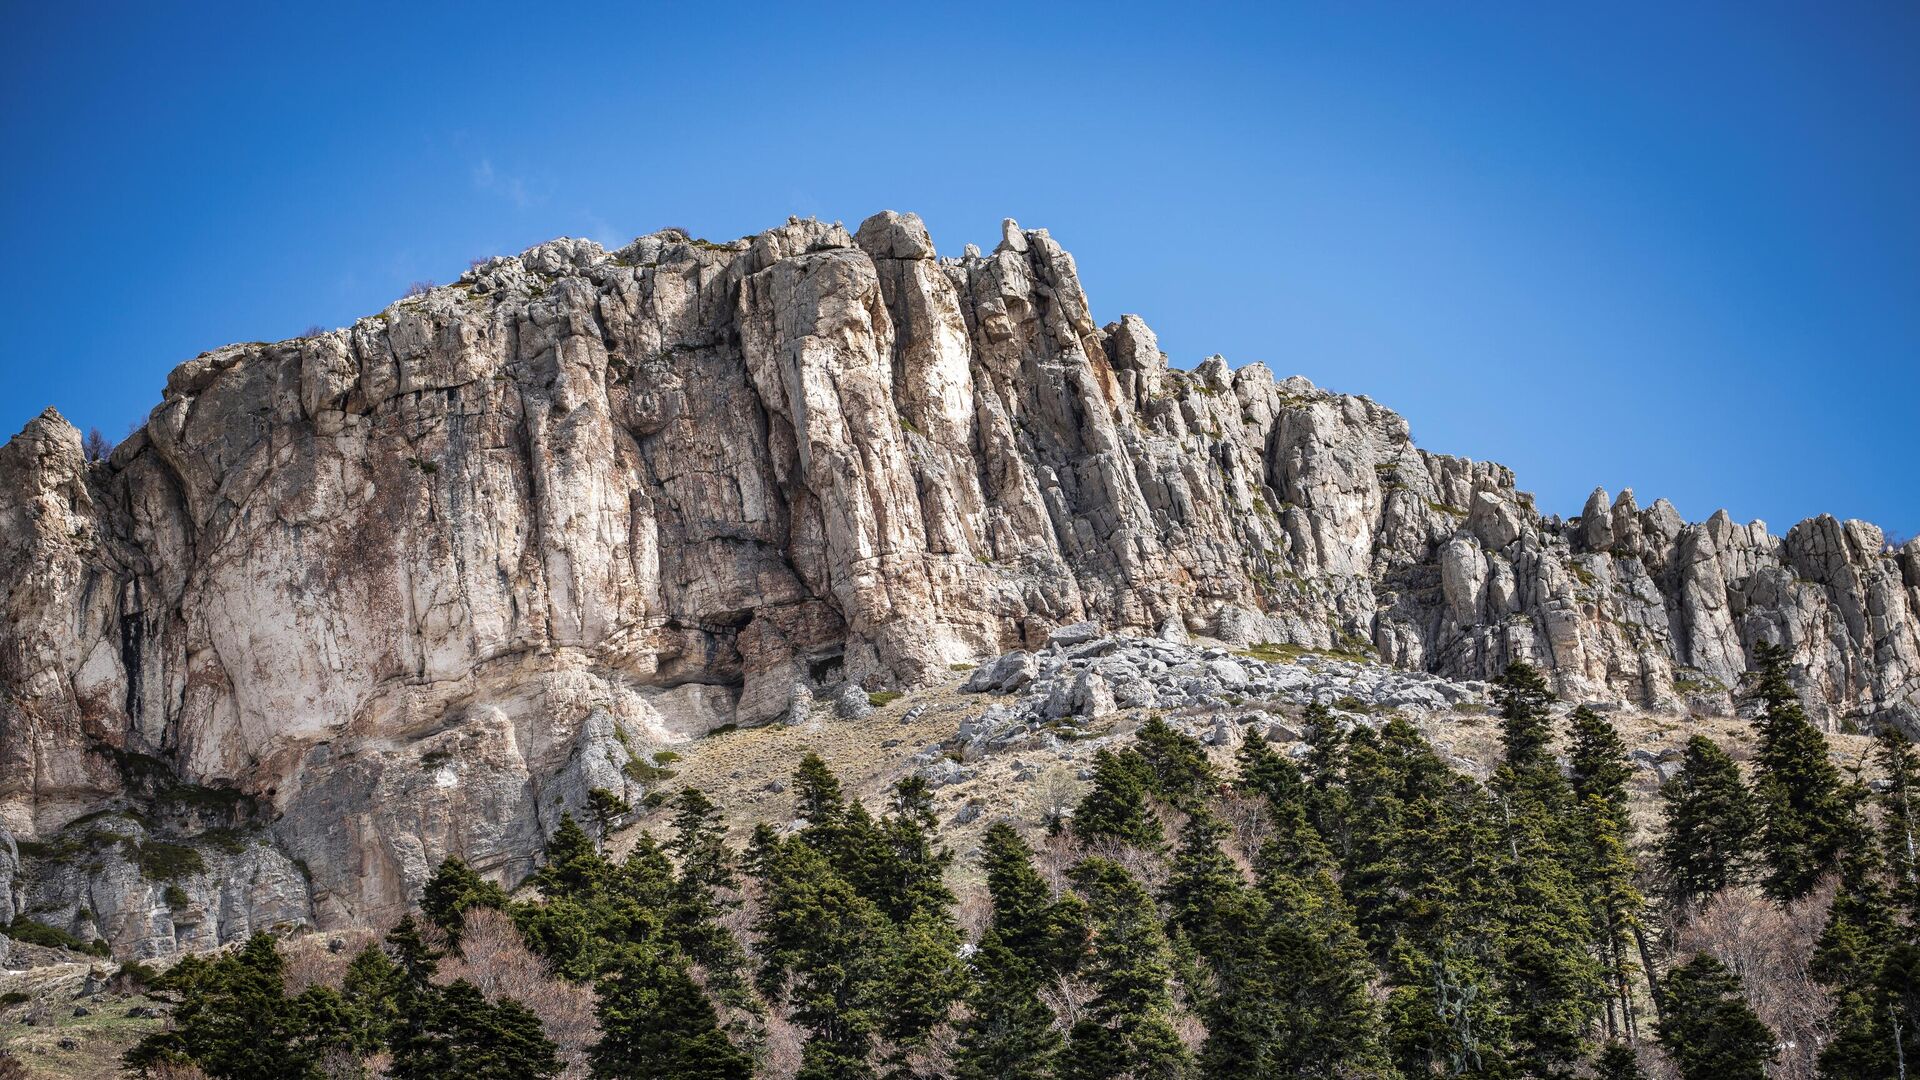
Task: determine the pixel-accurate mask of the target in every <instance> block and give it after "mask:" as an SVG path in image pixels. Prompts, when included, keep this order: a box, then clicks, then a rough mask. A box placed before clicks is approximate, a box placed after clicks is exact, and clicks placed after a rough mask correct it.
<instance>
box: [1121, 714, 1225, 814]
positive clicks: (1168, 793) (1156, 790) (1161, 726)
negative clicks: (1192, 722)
mask: <svg viewBox="0 0 1920 1080" xmlns="http://www.w3.org/2000/svg"><path fill="white" fill-rule="evenodd" d="M1133 752H1134V753H1136V754H1138V755H1139V756H1140V760H1141V761H1142V762H1143V763H1144V764H1145V766H1146V771H1145V775H1144V776H1143V777H1142V779H1143V780H1144V781H1145V782H1146V785H1147V790H1148V791H1149V792H1151V793H1153V794H1155V795H1158V796H1159V797H1160V798H1161V799H1162V800H1164V801H1165V802H1166V803H1167V804H1168V805H1169V806H1175V807H1178V808H1180V809H1182V810H1190V809H1192V808H1193V807H1195V806H1198V805H1200V804H1201V803H1202V802H1204V801H1205V800H1206V799H1207V798H1208V797H1210V796H1211V795H1213V794H1214V789H1215V788H1216V787H1218V786H1219V783H1220V777H1219V774H1218V772H1217V771H1215V769H1214V767H1213V765H1212V763H1211V762H1209V761H1208V760H1207V751H1206V748H1205V747H1203V746H1201V745H1200V741H1199V740H1198V739H1195V738H1194V737H1193V736H1191V735H1188V734H1185V733H1183V732H1180V731H1176V730H1174V728H1173V727H1172V726H1171V725H1169V724H1168V723H1167V722H1166V721H1165V720H1162V719H1160V718H1159V717H1158V716H1155V717H1153V718H1151V719H1149V720H1148V721H1147V722H1146V723H1144V724H1142V725H1140V730H1139V731H1138V732H1136V733H1135V734H1134V743H1133Z"/></svg>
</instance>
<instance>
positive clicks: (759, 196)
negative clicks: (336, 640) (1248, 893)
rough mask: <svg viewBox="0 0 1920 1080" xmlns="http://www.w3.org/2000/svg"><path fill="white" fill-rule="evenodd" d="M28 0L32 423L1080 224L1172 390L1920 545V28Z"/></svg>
mask: <svg viewBox="0 0 1920 1080" xmlns="http://www.w3.org/2000/svg"><path fill="white" fill-rule="evenodd" d="M5 2H6V14H5V20H6V24H7V26H8V32H7V33H6V34H5V35H0V125H3V126H4V132H0V136H3V141H0V146H5V147H6V158H5V163H4V165H0V236H3V237H4V240H5V243H6V247H7V251H6V255H5V258H4V259H0V328H4V338H3V339H0V427H4V428H5V429H6V432H8V433H10V432H12V431H14V430H17V429H18V427H19V426H20V425H21V424H23V423H24V422H25V421H26V420H27V419H28V418H30V417H31V416H32V415H33V414H35V413H36V412H38V411H39V410H40V409H42V408H43V407H45V406H46V405H48V404H52V405H56V406H58V407H59V408H60V410H61V411H62V412H64V413H65V414H66V415H67V416H68V417H69V418H70V419H72V420H73V421H74V422H75V423H77V424H79V425H81V426H82V427H86V426H88V425H98V426H100V427H101V428H103V429H105V430H107V431H108V432H109V433H110V434H116V435H117V434H119V433H120V432H122V431H124V430H125V429H126V428H127V427H128V425H129V424H130V423H132V422H135V421H137V420H139V419H142V418H144V416H145V414H146V412H147V410H148V409H150V408H151V407H152V406H153V405H154V404H155V403H156V402H157V401H158V400H159V394H160V389H161V387H162V385H163V384H164V381H165V378H166V373H167V372H168V370H170V369H171V368H172V367H173V366H174V365H175V364H177V363H178V362H180V361H181V360H184V359H186V358H189V357H191V356H193V355H195V354H196V353H199V352H201V351H202V350H205V349H208V348H211V347H213V346H216V345H220V344H223V343H226V342H229V341H240V340H254V339H277V338H281V337H287V336H291V335H294V334H298V333H300V332H302V331H303V330H304V329H305V328H307V327H308V326H310V325H314V324H319V325H325V326H334V325H341V324H344V323H346V322H348V321H350V320H352V319H353V318H354V317H356V316H358V315H362V314H366V313H369V312H372V311H375V310H378V309H379V308H381V307H383V306H384V305H385V304H386V303H387V302H388V301H389V300H391V299H392V298H393V297H395V296H397V295H399V293H400V292H401V291H402V290H404V289H405V287H406V286H407V284H408V283H409V282H411V281H414V280H418V279H426V278H431V279H437V280H441V281H446V280H450V279H452V278H453V277H455V276H457V275H458V274H459V273H460V271H461V270H462V269H463V268H464V267H465V266H466V264H467V262H468V261H469V260H470V259H473V258H475V257H477V256H484V255H491V254H497V253H505V252H513V251H518V250H520V249H522V248H524V247H526V246H529V245H531V244H533V243H537V242H539V241H541V240H544V239H547V238H550V237H552V236H556V235H576V236H590V237H593V238H595V239H600V240H603V241H605V240H614V241H624V240H625V239H627V238H630V237H632V236H634V235H638V234H640V233H644V232H649V231H652V230H653V229H656V228H660V227H663V226H667V225H675V226H682V227H685V228H688V229H691V230H693V231H694V232H695V233H696V234H702V235H706V236H710V237H716V238H729V237H734V236H738V235H741V234H744V233H748V232H753V231H757V230H759V229H762V228H766V227H768V226H771V225H773V224H777V223H779V222H781V221H783V220H784V219H785V218H786V216H787V215H789V214H800V215H807V214H813V215H818V216H820V217H822V218H829V219H841V220H844V221H846V222H847V223H848V224H849V225H852V224H855V223H857V222H858V221H859V220H860V219H861V218H863V217H865V216H866V215H868V214H870V213H872V212H874V211H876V210H879V209H882V208H892V209H898V210H912V211H916V212H918V213H919V214H921V215H922V216H923V217H924V218H925V219H926V220H927V223H928V226H929V228H930V229H931V230H932V232H933V235H934V238H935V240H936V241H937V242H938V243H939V245H940V247H941V250H942V251H943V252H947V253H954V254H957V253H958V252H959V250H960V248H961V246H962V245H963V244H965V243H969V242H973V243H979V244H981V245H983V246H990V245H991V244H992V243H993V242H994V240H995V239H996V238H997V236H998V232H999V221H1000V219H1001V218H1002V217H1008V216H1012V217H1017V218H1018V219H1019V220H1020V221H1021V222H1022V224H1024V225H1027V226H1029V227H1032V226H1046V227H1048V228H1050V229H1051V230H1052V231H1053V234H1054V235H1055V236H1056V237H1057V238H1058V239H1059V240H1060V241H1061V242H1062V243H1064V244H1065V245H1066V246H1067V247H1068V248H1069V249H1070V250H1072V251H1073V252H1074V253H1075V255H1076V256H1077V257H1078V259H1079V261H1080V266H1081V271H1082V275H1083V277H1084V279H1085V281H1086V284H1087V286H1088V289H1089V291H1090V293H1091V296H1092V299H1093V303H1094V313H1095V315H1096V317H1098V318H1099V319H1101V320H1102V321H1105V320H1107V319H1111V318H1115V317H1117V316H1119V315H1120V314H1121V313H1123V312H1138V313H1140V314H1142V315H1144V316H1145V317H1146V319H1147V320H1148V322H1149V323H1151V324H1152V325H1153V326H1154V328H1155V329H1156V330H1157V331H1158V332H1159V333H1160V337H1161V343H1162V345H1163V347H1164V348H1165V349H1166V350H1167V351H1168V352H1169V353H1170V354H1171V355H1172V357H1173V359H1174V361H1175V362H1176V363H1178V364H1180V365H1182V366H1191V365H1192V364H1194V363H1196V362H1197V361H1199V360H1200V359H1201V358H1203V357H1205V356H1206V355H1208V354H1211V353H1214V352H1219V353H1222V354H1224V355H1225V356H1226V357H1227V358H1228V359H1229V360H1230V361H1232V362H1234V363H1236V364H1239V363H1245V362H1249V361H1253V360H1262V361H1266V362H1267V363H1268V364H1270V365H1271V366H1272V367H1273V368H1274V369H1275V370H1276V372H1278V373H1280V374H1282V375H1285V374H1290V373H1300V374H1304V375H1306V376H1308V377H1309V378H1311V379H1313V380H1314V381H1315V382H1317V383H1319V384H1321V385H1323V386H1329V387H1332V388H1335V389H1338V390H1343V391H1349V392H1353V393H1365V394H1368V395H1370V396H1372V397H1373V398H1375V399H1377V400H1379V401H1382V402H1384V403H1386V404H1388V405H1390V406H1393V407H1394V408H1396V409H1398V410H1400V411H1401V412H1403V413H1404V414H1405V415H1406V416H1407V417H1408V418H1409V420H1410V421H1411V423H1412V425H1413V431H1414V436H1415V438H1416V439H1417V440H1418V441H1419V443H1420V444H1421V445H1422V446H1425V447H1427V448H1429V449H1433V450H1439V451H1444V452H1449V453H1456V454H1463V455H1468V456H1472V457H1476V458H1492V459H1495V460H1499V461H1502V462H1505V463H1507V464H1509V465H1511V466H1513V467H1514V469H1515V470H1516V471H1517V472H1518V474H1519V477H1520V482H1521V486H1522V487H1525V488H1528V489H1530V490H1533V491H1535V492H1537V493H1539V495H1540V496H1541V500H1542V503H1543V505H1544V506H1545V507H1546V508H1547V509H1549V510H1552V511H1557V512H1560V513H1565V514H1572V513H1577V512H1578V511H1579V509H1580V505H1581V503H1582V502H1583V501H1584V499H1585V497H1586V493H1587V492H1588V491H1589V490H1591V489H1592V488H1593V487H1594V486H1595V485H1596V484H1598V485H1605V486H1606V487H1607V488H1608V489H1609V490H1610V491H1617V490H1619V489H1620V488H1621V487H1623V486H1632V487H1633V488H1634V489H1635V490H1636V491H1637V492H1638V493H1639V494H1640V496H1641V499H1642V502H1643V504H1644V503H1646V502H1650V501H1651V500H1652V499H1653V498H1654V497H1657V496H1662V495H1664V496H1666V497H1668V498H1670V499H1672V500H1673V502H1674V503H1675V504H1676V505H1677V506H1678V507H1679V508H1680V511H1681V512H1682V513H1683V514H1684V515H1686V516H1687V517H1689V518H1693V519H1698V518H1703V517H1705V516H1707V515H1708V514H1710V513H1711V512H1712V511H1713V510H1715V509H1716V508H1719V507H1723V506H1724V507H1725V508H1727V509H1728V510H1730V511H1731V512H1732V513H1733V514H1734V515H1735V516H1736V517H1737V518H1740V519H1741V520H1746V519H1750V518H1755V517H1760V518H1765V519H1766V520H1767V521H1768V522H1769V524H1770V525H1772V526H1773V527H1774V529H1775V530H1776V531H1783V530H1784V528H1785V526H1786V525H1788V524H1790V523H1791V522H1793V521H1795V520H1797V519H1799V518H1801V517H1805V516H1808V515H1811V514H1814V513H1818V512H1821V511H1828V512H1832V513H1836V514H1839V515H1841V516H1843V517H1864V518H1867V519H1869V520H1873V521H1876V522H1878V523H1880V524H1882V525H1883V526H1885V527H1887V528H1889V529H1890V530H1892V531H1895V532H1898V533H1902V534H1907V535H1911V534H1913V533H1915V532H1916V531H1920V481H1917V480H1916V479H1915V476H1914V470H1915V469H1916V467H1920V445H1916V443H1917V441H1920V440H1916V433H1917V432H1920V424H1917V423H1916V421H1917V420H1920V194H1917V193H1920V167H1917V166H1920V7H1916V6H1915V5H1912V4H1896V3H1891V2H1889V3H1878V4H1855V3H1844V2H1843V3H1833V4H1820V5H1812V4H1795V5H1787V4H1768V3H1760V4H1754V3H1743V4H1738V5H1734V4H1728V5H1724V6H1722V5H1714V4H1685V5H1669V4H1648V5H1631V4H1629V5H1605V6H1600V5H1595V6H1593V7H1592V8H1590V9H1588V10H1576V9H1575V8H1574V7H1573V6H1572V5H1559V4H1554V5H1539V4H1524V5H1523V4H1514V5H1501V4H1475V5H1440V4H1424V3H1423V4H1405V5H1386V4H1366V3H1358V4H1340V5H1333V4H1327V5H1315V6H1293V5H1262V6H1259V7H1249V8H1246V9H1243V10H1235V9H1231V8H1225V7H1216V6H1211V5H1202V4H1184V5H1179V6H1177V7H1174V8H1172V9H1171V11H1170V12H1169V11H1167V10H1164V9H1163V10H1159V11H1156V10H1154V9H1149V8H1130V7H1127V6H1125V5H1114V4H1104V5H1098V6H1091V7H1075V6H1072V5H1067V4H1055V5H1021V6H1010V7H1006V8H994V7H992V6H990V5H986V4H979V3H970V4H966V5H938V6H936V5H909V4H888V5H876V6H873V7H868V8H860V7H854V6H843V5H833V6H829V5H807V6H804V7H799V6H796V7H791V8H782V9H773V8H768V9H765V10H755V9H751V8H748V7H745V6H739V5H701V7H703V8H704V9H705V10H703V11H694V10H691V9H692V8H693V7H694V5H673V6H671V7H664V6H662V7H655V6H653V5H643V4H631V3H629V4H622V5H610V6H608V7H606V8H603V9H595V8H593V7H592V6H591V5H580V4H576V5H569V6H567V7H566V8H564V9H561V8H552V9H547V8H542V7H541V6H539V5H532V6H529V5H525V4H518V5H490V4H484V3H475V4H462V5H459V6H457V7H446V8H439V9H435V10H424V9H423V10H410V9H406V8H405V7H403V6H402V5H391V6H388V5H381V6H367V7H355V6H353V5H347V4H341V5H328V6H327V12H326V14H324V15H312V14H309V13H308V11H309V10H311V9H312V7H313V6H312V5H308V6H306V9H304V10H303V9H297V8H295V7H292V6H286V7H282V6H280V5H271V4H269V5H260V4H252V5H245V6H239V7H235V8H233V9H232V10H230V11H225V12H219V11H215V10H212V9H211V8H209V7H199V8H194V9H189V8H184V7H183V8H178V9H174V10H163V9H162V7H161V6H158V5H155V6H149V5H138V6H135V5H126V6H124V7H123V8H121V9H120V10H112V9H111V7H110V6H101V7H97V8H95V9H94V10H92V11H89V12H84V13H83V12H80V11H77V10H75V9H77V8H79V7H81V5H33V6H27V5H24V4H21V3H18V2H15V0H5ZM936 7H939V8H940V10H935V8H936ZM948 10H951V14H948V13H946V12H947V11H948ZM296 12H298V13H296Z"/></svg>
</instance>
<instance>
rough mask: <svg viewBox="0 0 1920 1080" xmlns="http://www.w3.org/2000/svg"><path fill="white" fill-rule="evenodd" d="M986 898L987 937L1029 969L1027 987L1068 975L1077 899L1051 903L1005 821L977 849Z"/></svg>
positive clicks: (1076, 935)
mask: <svg viewBox="0 0 1920 1080" xmlns="http://www.w3.org/2000/svg"><path fill="white" fill-rule="evenodd" d="M981 851H982V855H981V860H982V864H983V866H984V868H985V870H986V875H987V894H988V896H989V897H991V898H992V900H993V921H992V923H991V924H990V926H989V933H991V934H993V935H994V936H995V937H996V938H997V939H998V940H999V941H1000V943H1001V944H1002V945H1003V946H1005V947H1006V949H1007V951H1008V953H1009V954H1010V955H1011V956H1012V958H1013V960H1014V961H1015V962H1017V963H1019V964H1023V965H1026V966H1027V968H1028V979H1027V982H1028V985H1029V986H1030V987H1033V986H1038V985H1039V984H1040V982H1042V981H1043V980H1045V979H1047V978H1049V977H1051V976H1054V975H1064V974H1067V973H1069V972H1071V971H1072V970H1073V969H1074V967H1075V966H1076V965H1077V963H1078V961H1079V956H1080V952H1081V949H1082V947H1083V943H1084V942H1083V937H1084V932H1085V930H1084V925H1083V916H1084V912H1083V911H1082V910H1081V904H1080V901H1079V898H1078V897H1074V896H1071V895H1069V896H1065V897H1062V898H1061V899H1059V900H1054V899H1052V896H1051V894H1050V893H1049V891H1048V889H1047V883H1046V882H1045V881H1043V880H1041V878H1040V874H1039V872H1038V871H1036V870H1035V869H1034V868H1033V849H1032V848H1029V847H1028V846H1027V843H1026V841H1024V840H1022V839H1020V834H1019V833H1018V832H1017V831H1015V830H1014V828H1013V826H1011V825H1009V824H1007V823H1006V822H995V823H994V824H992V825H989V826H987V832H986V836H985V837H984V838H983V841H982V844H981Z"/></svg>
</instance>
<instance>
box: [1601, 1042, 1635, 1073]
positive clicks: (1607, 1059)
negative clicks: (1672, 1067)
mask: <svg viewBox="0 0 1920 1080" xmlns="http://www.w3.org/2000/svg"><path fill="white" fill-rule="evenodd" d="M1645 1077H1646V1074H1645V1073H1643V1072H1641V1071H1640V1055H1638V1054H1636V1053H1634V1051H1633V1047H1631V1046H1628V1045H1627V1044H1626V1043H1623V1042H1610V1043H1608V1044H1607V1045H1606V1046H1604V1047H1602V1048H1601V1049H1600V1054H1599V1056H1598V1057H1596V1058H1594V1059H1593V1080H1645Z"/></svg>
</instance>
